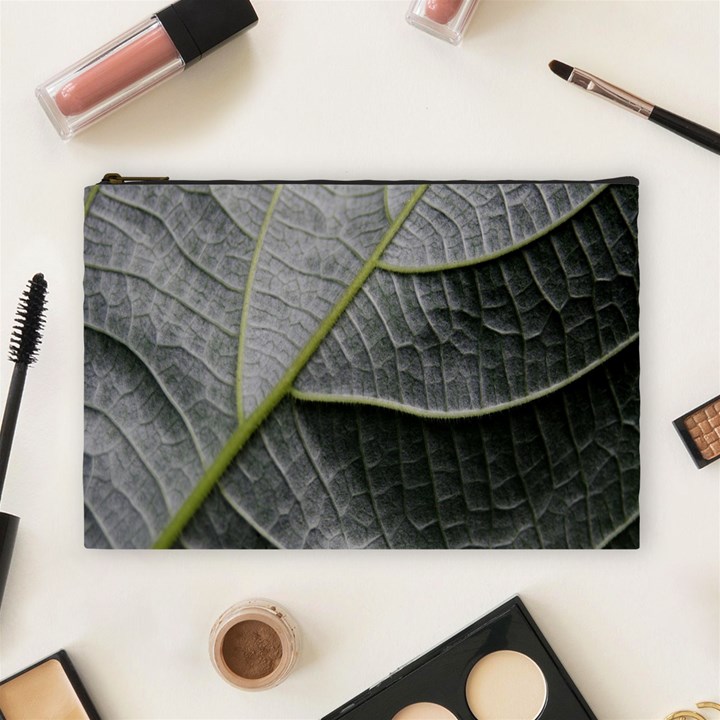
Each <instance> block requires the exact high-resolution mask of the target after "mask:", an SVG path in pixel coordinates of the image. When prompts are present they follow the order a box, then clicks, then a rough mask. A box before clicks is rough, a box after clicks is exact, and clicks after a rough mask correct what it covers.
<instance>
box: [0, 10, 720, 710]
mask: <svg viewBox="0 0 720 720" xmlns="http://www.w3.org/2000/svg"><path fill="white" fill-rule="evenodd" d="M256 7H257V10H258V14H259V15H260V24H259V26H258V27H257V28H255V29H254V30H252V31H251V32H250V33H248V34H247V35H245V37H244V38H242V39H240V40H238V41H236V42H234V43H231V44H229V45H228V46H226V47H225V48H223V49H221V50H220V51H218V52H217V53H215V54H214V55H213V56H212V57H210V58H208V59H206V60H204V61H203V62H202V63H200V64H199V65H198V66H197V67H194V68H192V69H191V70H190V71H188V72H187V73H185V74H184V75H183V76H182V77H180V78H176V79H174V80H173V81H172V82H170V83H168V84H166V85H164V86H163V87H162V88H159V89H157V90H156V91H154V92H153V93H151V94H149V95H148V96H146V97H145V98H143V99H141V100H140V101H138V102H135V103H134V104H133V105H132V106H130V107H128V108H126V109H124V110H123V111H121V112H120V113H118V114H116V115H115V116H114V117H112V118H109V119H107V120H106V121H104V122H103V123H101V124H100V125H98V126H96V127H95V128H94V129H92V130H90V131H89V132H87V133H86V134H84V135H83V136H81V137H80V138H78V139H76V140H74V141H72V142H70V143H68V144H63V143H62V142H61V141H60V140H59V139H58V138H57V136H55V134H54V130H53V129H52V128H51V126H50V125H49V123H48V122H47V120H46V119H45V117H44V115H43V114H42V112H41V110H40V107H39V105H37V103H36V101H35V98H34V97H33V89H34V87H35V85H36V84H38V83H39V82H41V81H43V80H45V79H46V78H47V76H49V75H51V74H53V73H55V72H57V71H58V70H60V69H61V68H62V67H64V66H66V65H67V64H69V63H70V62H72V61H74V60H76V59H77V58H78V56H80V55H82V54H84V53H85V52H88V51H90V50H92V49H93V48H95V47H96V46H98V45H99V44H101V43H102V42H104V41H106V40H108V39H109V38H110V37H111V36H113V35H115V34H117V33H119V32H121V31H123V30H125V29H126V28H127V27H129V26H130V25H131V24H133V23H134V22H135V21H137V20H140V19H142V17H143V16H144V15H149V14H151V13H152V12H153V11H155V10H157V9H158V7H157V6H155V4H153V3H150V2H145V1H144V0H143V1H142V2H131V1H129V0H118V1H116V2H107V1H99V0H96V1H94V2H65V1H60V2H33V1H30V0H27V1H24V2H11V1H9V0H3V1H2V2H0V8H1V10H2V16H1V21H2V37H1V42H0V47H1V49H2V146H1V150H2V156H1V163H2V164H1V168H2V176H1V181H2V187H1V199H2V206H1V211H2V215H1V218H2V226H1V229H2V312H1V313H0V315H1V317H2V328H1V334H0V338H3V339H5V338H7V339H9V333H10V324H11V321H12V319H13V316H14V312H15V310H14V308H15V305H16V302H17V298H18V295H19V293H20V291H21V290H22V288H23V285H24V283H25V282H26V280H27V279H28V278H29V277H31V276H32V275H33V274H34V273H35V272H38V271H42V272H44V273H45V274H46V276H47V277H48V280H49V283H50V287H51V296H50V301H49V316H48V324H47V333H46V337H45V341H44V343H43V348H42V352H41V357H40V361H39V363H38V364H37V366H36V367H35V368H34V369H33V370H32V372H31V377H30V378H29V381H28V385H27V389H26V393H25V399H24V403H23V407H22V412H21V418H20V425H19V428H18V433H17V437H16V442H15V447H14V451H13V455H12V459H11V465H10V472H9V475H8V483H7V487H6V490H5V493H4V496H3V499H2V506H3V509H4V510H5V511H7V512H14V513H15V514H18V515H20V516H21V518H22V522H21V526H20V535H19V538H18V542H17V546H16V551H15V556H14V561H13V568H12V573H11V576H10V579H9V583H8V588H7V591H6V595H5V600H4V603H3V607H2V618H1V621H0V631H1V636H0V638H1V647H0V675H2V676H6V675H9V674H11V673H13V672H15V671H17V670H19V669H21V668H22V667H24V666H26V665H28V664H30V663H32V662H34V661H36V660H38V659H40V658H41V657H44V656H45V655H47V654H50V653H52V652H54V651H55V650H57V649H59V648H60V647H64V648H66V649H67V650H68V651H69V652H70V654H71V656H72V658H73V660H74V661H75V664H76V666H77V668H78V670H79V672H80V674H81V676H82V677H83V679H84V681H85V684H86V685H87V687H88V689H89V691H90V693H91V695H92V696H93V698H94V700H95V701H96V704H97V706H98V709H99V711H100V712H101V714H102V715H103V716H104V717H106V718H153V719H155V718H243V719H244V720H249V719H253V720H255V719H256V720H261V719H267V718H278V719H281V720H296V719H297V720H301V719H302V720H305V719H310V718H318V717H319V716H321V715H322V714H324V713H326V712H329V711H330V710H331V709H333V708H334V707H336V706H337V705H339V704H341V703H342V702H343V701H345V700H346V699H349V698H350V697H351V696H353V695H354V694H356V693H358V692H359V691H361V690H363V689H365V688H366V687H367V686H369V685H371V684H373V683H374V682H375V681H377V680H379V679H381V678H382V677H384V676H385V675H387V674H388V673H389V672H391V671H393V670H394V669H395V668H396V667H398V666H400V665H402V664H404V663H405V662H406V661H408V660H410V659H411V658H413V657H415V656H417V655H419V654H421V653H423V652H424V651H426V650H428V649H429V648H430V647H431V646H433V645H435V644H436V643H438V642H439V641H440V640H442V639H444V638H445V637H447V636H449V635H451V634H453V633H454V632H455V631H457V630H459V629H460V628H461V627H463V626H464V625H466V624H468V623H470V622H472V621H473V620H475V619H477V618H478V617H480V616H482V615H484V614H485V613H486V612H487V611H489V610H490V609H492V608H493V607H494V606H496V605H497V604H499V603H500V602H502V601H504V600H505V599H506V598H508V597H509V596H511V595H514V594H516V593H519V594H520V595H521V596H522V597H523V598H524V599H525V601H526V603H527V605H528V606H529V608H530V610H531V612H532V613H533V615H534V617H535V619H536V621H537V622H538V624H539V625H540V627H541V628H542V629H543V631H544V632H545V634H546V635H547V637H548V639H549V640H550V642H551V644H552V645H553V647H554V649H555V651H556V652H557V654H558V655H559V656H560V658H561V659H562V661H563V662H564V663H565V665H566V667H567V669H568V671H569V672H570V674H571V675H572V676H573V678H574V679H575V681H576V683H577V685H578V686H579V688H580V689H581V691H582V693H583V694H584V696H585V697H586V699H587V700H588V702H589V704H590V706H591V707H592V708H593V709H594V711H595V713H596V714H597V715H598V717H599V718H602V719H603V720H651V719H652V718H659V717H664V716H665V715H666V714H668V713H670V712H671V711H674V710H679V709H682V708H688V707H692V704H693V703H694V702H697V701H700V700H715V701H718V700H720V646H719V641H720V612H719V608H720V587H719V586H720V543H719V537H718V506H719V498H718V492H719V487H720V463H717V464H715V465H713V466H710V467H708V468H706V469H705V470H703V471H697V470H696V469H695V467H694V465H693V464H692V462H691V460H690V457H689V455H688V454H687V452H686V451H685V449H684V447H683V446H682V444H681V442H680V440H679V439H678V437H677V436H676V434H675V431H674V429H673V427H672V424H671V421H672V420H673V419H674V418H676V417H677V416H679V415H681V414H682V413H684V412H685V411H687V410H689V409H691V408H692V407H694V406H696V405H698V404H700V403H701V402H703V401H705V400H707V399H709V398H710V397H712V396H713V395H716V394H717V393H718V392H720V361H719V357H720V342H719V339H720V297H719V294H718V271H719V270H720V257H719V247H720V243H719V242H718V240H719V237H720V232H719V231H720V216H719V213H718V207H719V203H718V200H719V199H720V183H719V173H718V170H719V169H720V165H719V164H718V157H717V156H716V155H712V154H711V153H709V152H706V151H704V150H702V149H700V148H698V147H696V146H694V145H692V144H690V143H688V142H685V141H683V140H681V139H679V138H676V137H675V136H673V135H671V134H669V133H668V132H666V131H664V130H663V129H661V128H659V127H655V126H653V125H651V124H650V123H647V122H642V121H641V120H639V119H637V118H634V117H632V116H631V115H630V114H629V113H624V112H622V111H621V110H619V109H617V108H613V107H611V106H610V105H609V104H604V103H601V102H599V101H597V100H595V99H594V98H591V97H589V96H587V95H584V94H583V93H581V92H580V91H578V90H576V89H574V88H571V87H569V86H567V85H566V84H564V83H563V82H562V81H560V80H559V79H558V78H556V77H554V76H553V75H552V74H551V73H550V71H549V70H548V69H547V63H548V61H549V60H551V59H552V58H558V59H560V60H563V61H565V62H569V63H572V64H575V65H578V66H579V67H583V68H585V69H587V70H589V71H591V72H594V73H595V74H597V75H600V76H601V77H606V78H607V79H609V80H613V81H616V82H617V83H618V84H620V85H623V86H624V87H626V88H628V89H630V90H635V91H637V92H638V93H639V94H641V95H644V96H645V97H647V98H649V99H650V100H653V101H655V102H657V103H658V104H660V105H663V106H665V107H667V108H669V109H671V110H675V111H676V112H679V113H681V114H684V115H685V116H687V117H689V118H691V119H693V120H695V121H697V122H700V123H703V124H706V125H709V126H711V127H716V126H718V125H720V117H719V110H720V105H719V100H720V98H719V87H720V62H719V57H718V47H720V3H718V2H717V0H713V1H712V2H692V1H690V2H593V1H588V2H581V1H576V2H543V1H542V0H533V1H531V2H514V1H511V0H507V1H503V2H495V1H491V0H487V1H486V2H484V3H483V4H481V6H480V8H479V10H478V12H477V14H476V16H475V18H474V21H473V23H472V26H471V28H470V30H469V34H468V36H467V37H466V39H465V42H464V44H463V45H462V46H461V47H460V48H454V47H451V46H449V45H446V44H444V43H442V42H440V41H438V40H436V39H433V38H431V37H429V36H427V35H425V34H423V33H421V32H419V31H417V30H415V29H412V28H410V27H409V26H407V25H406V23H405V21H404V17H403V16H404V12H405V3H404V2H399V1H398V2H395V1H382V2H368V1H365V0H357V1H341V0H334V1H332V2H329V1H327V2H306V1H302V2H301V1H300V0H294V1H293V2H286V1H278V0H257V5H256ZM233 65H235V66H237V67H238V68H239V69H238V71H237V72H231V68H232V67H233ZM110 171H116V172H122V173H126V174H139V175H142V174H150V175H156V174H167V175H170V176H171V177H172V176H175V177H183V178H187V177H196V178H200V179H207V178H219V177H236V178H240V179H262V178H268V177H277V178H280V177H282V178H287V179H306V178H313V177H323V178H337V179H353V178H376V179H393V178H403V177H410V178H421V177H422V178H429V179H433V178H443V179H447V178H475V179H508V178H519V179H551V178H552V179H556V178H563V179H593V178H604V177H614V176H620V175H630V174H632V175H636V176H637V177H638V178H640V188H641V213H640V233H641V235H640V248H641V271H642V290H641V304H642V320H641V353H642V366H643V374H642V399H643V413H642V462H643V469H642V491H641V507H642V538H641V542H642V548H641V549H640V550H639V551H634V552H633V551H624V552H622V551H617V552H612V551H598V552H558V551H547V552H545V551H528V552H524V551H514V552H511V551H506V552H499V551H497V552H481V551H477V552H474V551H463V552H394V553H393V552H380V551H369V552H352V553H348V552H341V551H331V552H319V551H318V552H304V553H299V552H274V553H272V552H242V551H237V552H235V551H232V552H231V551H226V552H190V551H186V552H174V553H158V552H141V551H135V552H133V551H130V552H125V551H117V552H107V551H89V550H85V549H84V548H83V510H82V480H81V478H82V443H83V416H82V397H83V388H82V379H83V371H82V359H83V358H82V270H83V267H82V221H83V218H82V188H83V186H85V185H88V184H92V183H93V182H95V181H97V180H99V179H100V177H101V176H102V175H103V174H104V173H106V172H110ZM2 342H3V343H4V342H5V340H2ZM3 354H4V352H3ZM0 367H1V369H2V388H1V390H2V397H3V398H4V396H5V393H6V391H7V383H8V381H9V377H10V370H11V366H10V364H9V363H8V362H7V361H3V363H2V365H1V366H0ZM252 596H265V597H271V598H274V599H276V600H277V601H279V602H281V603H283V604H285V605H286V606H288V608H289V609H291V610H292V611H293V613H294V614H295V615H296V617H297V619H298V621H299V623H300V625H301V627H302V631H303V633H304V639H305V649H304V654H303V657H302V661H301V664H300V666H299V668H298V669H297V670H296V672H295V673H294V674H293V675H292V676H291V678H290V679H289V680H288V681H287V682H286V683H285V684H283V685H282V686H281V687H279V688H277V689H275V690H272V691H270V692H267V693H259V694H244V693H242V692H241V691H237V690H234V689H233V688H231V687H229V686H227V685H225V684H224V683H223V682H222V680H221V679H220V678H219V677H218V676H217V675H216V674H215V672H214V670H213V669H212V667H211V665H210V662H209V659H208V653H207V634H208V632H209V629H210V626H211V624H212V622H213V621H214V619H215V617H216V616H217V615H219V614H220V613H221V612H222V611H223V610H224V609H225V608H226V607H227V606H229V605H231V604H232V603H234V602H236V601H238V600H242V599H244V598H248V597H252ZM568 720H571V719H568Z"/></svg>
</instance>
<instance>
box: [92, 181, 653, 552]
mask: <svg viewBox="0 0 720 720" xmlns="http://www.w3.org/2000/svg"><path fill="white" fill-rule="evenodd" d="M85 214H86V219H85V304H84V313H85V457H84V492H85V542H86V545H87V546H88V547H94V548H110V547H113V548H115V547H117V548H147V547H156V548H169V547H187V548H636V547H638V545H639V519H638V518H639V509H638V502H639V484H640V454H639V416H640V394H639V343H638V323H639V305H638V289H639V269H638V239H637V214H638V182H637V180H635V179H634V178H618V179H613V180H599V181H596V182H559V181H552V182H525V181H521V182H517V181H513V182H509V181H504V182H467V181H459V182H430V183H419V182H392V183H383V182H374V181H363V182H328V183H326V182H291V183H277V182H262V183H256V182H229V181H217V182H198V181H195V182H188V181H177V182H170V181H168V180H167V179H166V178H152V179H137V178H136V179H134V181H131V180H129V179H128V178H121V177H120V176H117V175H111V176H106V179H105V180H104V181H103V182H101V183H99V184H97V185H94V186H91V187H89V188H87V189H86V194H85Z"/></svg>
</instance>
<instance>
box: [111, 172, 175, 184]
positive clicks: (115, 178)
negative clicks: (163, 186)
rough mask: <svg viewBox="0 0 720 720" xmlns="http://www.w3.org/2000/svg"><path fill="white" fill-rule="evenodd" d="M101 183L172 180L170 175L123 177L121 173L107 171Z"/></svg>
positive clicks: (163, 181)
mask: <svg viewBox="0 0 720 720" xmlns="http://www.w3.org/2000/svg"><path fill="white" fill-rule="evenodd" d="M100 182H101V183H110V185H125V183H139V184H142V183H165V182H170V178H169V177H130V176H128V177H123V176H122V175H120V173H107V174H106V175H104V176H103V179H102V180H101V181H100Z"/></svg>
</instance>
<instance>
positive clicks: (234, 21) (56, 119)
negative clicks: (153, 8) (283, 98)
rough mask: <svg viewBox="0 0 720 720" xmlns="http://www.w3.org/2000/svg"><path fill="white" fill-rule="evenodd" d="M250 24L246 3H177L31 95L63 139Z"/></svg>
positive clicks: (229, 0)
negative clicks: (37, 101)
mask: <svg viewBox="0 0 720 720" xmlns="http://www.w3.org/2000/svg"><path fill="white" fill-rule="evenodd" d="M256 22H257V15H256V14H255V10H254V9H253V7H252V5H251V4H250V2H249V0H213V2H212V3H210V2H207V0H179V2H176V3H174V4H173V5H169V6H168V7H166V8H165V9H163V10H161V11H160V12H158V13H156V14H155V15H153V16H152V17H150V18H148V19H147V20H144V21H143V22H141V23H139V24H138V25H136V26H135V27H133V28H131V29H130V30H128V31H127V32H125V33H123V34H122V35H120V36H119V37H117V38H115V39H114V40H111V41H110V42H109V43H107V44H105V45H103V46H102V47H101V48H99V49H98V50H96V51H95V52H93V53H91V54H90V55H88V56H86V57H84V58H83V59H82V60H80V61H79V62H77V63H75V64H74V65H71V66H70V67H69V68H67V69H65V70H63V71H62V72H61V73H58V74H57V75H55V76H54V77H52V78H50V80H48V81H47V82H45V83H43V84H42V85H40V86H39V87H38V88H37V89H36V91H35V94H36V96H37V98H38V100H39V101H40V104H41V105H42V107H43V109H44V110H45V112H46V113H47V116H48V117H49V118H50V121H51V122H52V124H53V125H54V127H55V129H56V130H57V131H58V133H59V134H60V137H62V138H63V139H64V140H67V139H69V138H71V137H72V136H73V135H76V134H77V133H78V132H80V131H81V130H84V129H85V128H87V127H89V126H90V125H92V124H93V123H95V122H97V121H98V120H100V119H101V118H103V117H105V116H106V115H108V114H109V113H111V112H113V111H115V110H117V109H118V108H121V107H122V106H123V105H125V104H126V103H128V102H130V101H131V100H133V99H134V98H136V97H138V96H139V95H142V94H143V93H145V92H147V91H148V90H151V89H152V88H154V87H156V86H157V85H159V84H160V83H161V82H164V81H165V80H168V79H169V78H171V77H173V76H175V75H177V74H178V73H180V72H182V71H183V70H184V69H185V68H186V67H187V66H188V65H190V64H191V63H193V62H195V61H196V60H200V59H201V58H202V57H204V56H205V55H206V54H207V53H209V52H210V51H211V50H213V49H214V48H216V47H218V46H219V45H221V44H223V43H224V42H225V41H227V40H229V39H230V38H232V37H234V36H235V35H237V34H238V33H239V32H241V31H242V30H245V29H246V28H249V27H252V26H253V25H254V24H255V23H256Z"/></svg>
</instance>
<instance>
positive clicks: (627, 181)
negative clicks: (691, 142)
mask: <svg viewBox="0 0 720 720" xmlns="http://www.w3.org/2000/svg"><path fill="white" fill-rule="evenodd" d="M110 175H111V176H112V177H113V180H114V182H113V181H112V180H109V179H108V177H109V176H110ZM588 182H590V183H604V184H607V185H639V184H640V181H639V180H638V179H637V178H636V177H633V176H632V175H625V176H622V177H614V178H600V179H597V180H595V179H593V180H537V179H536V180H517V179H515V180H427V179H426V180H319V179H313V180H170V179H169V178H164V177H163V178H160V177H157V178H140V177H127V178H125V177H122V176H120V175H118V174H117V173H111V174H109V175H106V176H105V177H104V178H103V179H102V180H101V181H100V184H103V185H279V184H283V185H418V184H421V183H422V184H425V183H429V184H431V185H514V184H555V183H556V184H563V185H572V184H579V183H588Z"/></svg>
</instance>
